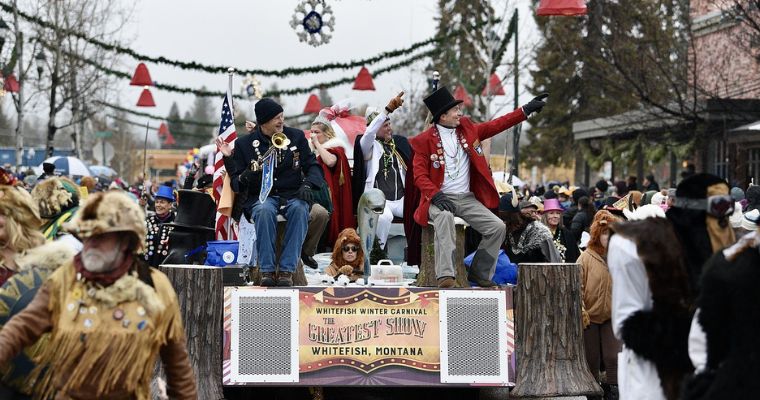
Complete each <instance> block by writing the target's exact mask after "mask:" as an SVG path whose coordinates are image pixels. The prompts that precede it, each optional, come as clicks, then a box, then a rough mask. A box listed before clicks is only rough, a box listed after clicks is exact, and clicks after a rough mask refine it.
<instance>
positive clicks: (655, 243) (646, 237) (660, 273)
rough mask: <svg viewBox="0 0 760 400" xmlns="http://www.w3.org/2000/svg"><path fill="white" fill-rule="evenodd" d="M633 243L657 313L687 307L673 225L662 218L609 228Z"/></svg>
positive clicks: (688, 297)
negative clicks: (643, 269) (645, 272)
mask: <svg viewBox="0 0 760 400" xmlns="http://www.w3.org/2000/svg"><path fill="white" fill-rule="evenodd" d="M612 230H613V231H614V232H616V233H617V234H619V235H622V236H624V237H626V238H628V239H630V240H632V241H633V242H634V243H636V249H637V251H638V255H639V258H641V261H642V262H643V263H644V267H645V268H646V271H647V277H648V280H649V287H650V288H651V289H652V300H654V307H655V309H656V310H657V311H660V312H662V311H664V312H680V311H682V310H688V309H689V308H690V307H691V294H690V290H689V277H688V275H687V274H686V266H685V264H684V256H683V253H682V249H681V245H680V242H679V241H678V237H677V236H676V233H675V230H674V229H673V225H672V224H671V223H670V221H668V220H667V219H664V218H647V219H644V220H641V221H627V222H623V223H616V224H613V225H612Z"/></svg>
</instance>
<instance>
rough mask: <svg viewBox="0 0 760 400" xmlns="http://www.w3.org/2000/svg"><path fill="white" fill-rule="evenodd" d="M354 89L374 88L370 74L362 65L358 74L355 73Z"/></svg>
mask: <svg viewBox="0 0 760 400" xmlns="http://www.w3.org/2000/svg"><path fill="white" fill-rule="evenodd" d="M354 90H375V84H374V83H372V75H370V74H369V70H368V69H367V67H362V69H360V70H359V75H356V80H354Z"/></svg>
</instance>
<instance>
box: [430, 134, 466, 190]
mask: <svg viewBox="0 0 760 400" xmlns="http://www.w3.org/2000/svg"><path fill="white" fill-rule="evenodd" d="M434 127H435V132H434V134H435V136H437V137H438V143H437V146H438V149H439V150H438V159H439V161H438V162H439V164H440V165H443V170H444V171H445V172H446V175H447V176H448V177H449V178H450V179H456V178H458V177H459V174H460V173H461V171H460V170H459V163H458V162H457V161H458V160H459V157H461V156H462V154H463V153H464V152H465V150H466V149H467V147H468V145H467V141H466V140H465V138H464V137H462V134H461V132H459V131H458V130H457V129H456V128H455V129H454V133H455V134H456V139H454V147H455V148H456V150H455V151H454V155H451V154H449V152H448V151H447V150H446V146H444V145H443V137H442V135H441V132H440V131H439V130H438V125H437V124H436V125H434ZM457 142H459V143H461V146H457ZM441 149H442V150H441ZM441 153H444V154H446V155H447V156H449V157H451V158H453V159H454V165H453V168H454V172H453V173H452V172H450V171H451V170H450V168H446V163H445V158H444V157H443V154H441Z"/></svg>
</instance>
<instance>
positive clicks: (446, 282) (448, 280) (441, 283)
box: [438, 276, 457, 289]
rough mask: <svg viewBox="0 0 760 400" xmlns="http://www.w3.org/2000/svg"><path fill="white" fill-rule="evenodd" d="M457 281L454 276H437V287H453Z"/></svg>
mask: <svg viewBox="0 0 760 400" xmlns="http://www.w3.org/2000/svg"><path fill="white" fill-rule="evenodd" d="M456 284H457V282H456V281H455V280H454V278H452V277H450V276H444V277H443V278H438V287H439V288H444V289H448V288H453V287H454V285H456Z"/></svg>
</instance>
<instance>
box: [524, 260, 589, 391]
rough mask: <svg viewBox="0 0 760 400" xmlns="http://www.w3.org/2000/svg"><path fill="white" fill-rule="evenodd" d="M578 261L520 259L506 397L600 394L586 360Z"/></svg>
mask: <svg viewBox="0 0 760 400" xmlns="http://www.w3.org/2000/svg"><path fill="white" fill-rule="evenodd" d="M582 324H583V323H582V319H581V283H580V266H579V265H578V264H520V266H519V268H518V278H517V292H516V295H515V325H516V328H517V332H516V337H515V347H516V351H517V364H518V365H517V378H516V380H515V387H514V389H513V390H512V393H511V396H512V397H519V398H527V397H549V398H551V397H565V396H582V395H587V396H590V395H594V396H599V395H601V394H602V389H601V387H600V386H599V384H597V382H596V381H595V380H594V377H593V376H592V375H591V372H590V371H589V369H588V365H587V363H586V353H585V351H584V347H583V326H582Z"/></svg>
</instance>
